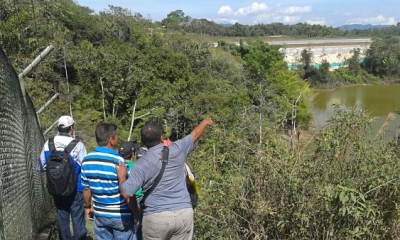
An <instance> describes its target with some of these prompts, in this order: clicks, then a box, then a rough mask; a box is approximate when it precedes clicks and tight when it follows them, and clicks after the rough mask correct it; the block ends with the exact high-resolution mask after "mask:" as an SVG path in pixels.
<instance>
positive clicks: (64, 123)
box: [58, 115, 75, 128]
mask: <svg viewBox="0 0 400 240" xmlns="http://www.w3.org/2000/svg"><path fill="white" fill-rule="evenodd" d="M74 123H75V121H74V119H72V117H70V116H67V115H66V116H61V117H60V118H59V119H58V127H61V128H67V127H70V126H72V125H74Z"/></svg>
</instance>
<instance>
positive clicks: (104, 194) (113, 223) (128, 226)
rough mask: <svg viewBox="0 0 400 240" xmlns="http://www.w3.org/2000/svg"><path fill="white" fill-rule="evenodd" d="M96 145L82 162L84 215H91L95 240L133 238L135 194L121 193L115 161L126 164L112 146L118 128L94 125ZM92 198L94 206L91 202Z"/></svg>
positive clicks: (135, 209)
mask: <svg viewBox="0 0 400 240" xmlns="http://www.w3.org/2000/svg"><path fill="white" fill-rule="evenodd" d="M95 134H96V141H97V145H98V146H97V147H96V148H95V149H94V150H93V152H91V153H89V154H88V155H87V156H86V157H85V158H84V159H83V163H82V174H81V178H82V187H83V188H84V190H83V199H84V203H85V215H86V218H88V219H90V218H92V214H93V215H94V216H93V219H94V232H95V235H96V239H97V240H103V239H104V240H109V239H135V234H134V233H135V232H134V225H135V224H140V222H138V221H135V220H134V218H133V215H132V211H133V212H134V213H135V217H136V218H135V219H139V211H138V209H137V203H136V198H135V197H134V196H133V197H127V198H124V197H123V196H122V195H121V194H120V190H119V186H118V177H117V171H116V165H118V164H119V163H123V164H125V160H124V159H123V158H122V157H120V156H119V154H118V152H117V151H115V150H114V148H115V147H116V146H117V144H118V131H117V126H116V125H115V124H114V123H101V124H99V125H98V126H97V128H96V133H95ZM92 201H93V206H92V204H91V202H92Z"/></svg>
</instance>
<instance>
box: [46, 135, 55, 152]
mask: <svg viewBox="0 0 400 240" xmlns="http://www.w3.org/2000/svg"><path fill="white" fill-rule="evenodd" d="M47 144H48V145H49V152H50V153H52V152H54V151H55V150H56V147H55V146H54V137H51V138H49V141H48V143H47Z"/></svg>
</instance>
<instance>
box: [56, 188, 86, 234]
mask: <svg viewBox="0 0 400 240" xmlns="http://www.w3.org/2000/svg"><path fill="white" fill-rule="evenodd" d="M53 199H54V204H55V205H56V208H57V219H58V232H59V235H60V239H61V240H85V239H86V234H87V230H86V226H85V209H84V208H83V195H82V193H81V192H75V193H74V194H72V195H71V196H68V197H57V196H54V197H53ZM70 218H71V220H72V227H73V231H74V234H73V235H72V234H71V230H70V227H69V219H70Z"/></svg>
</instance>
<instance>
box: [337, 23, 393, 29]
mask: <svg viewBox="0 0 400 240" xmlns="http://www.w3.org/2000/svg"><path fill="white" fill-rule="evenodd" d="M388 27H391V25H372V24H349V25H343V26H340V27H339V29H340V30H349V31H350V30H355V29H358V30H366V29H372V28H388Z"/></svg>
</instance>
